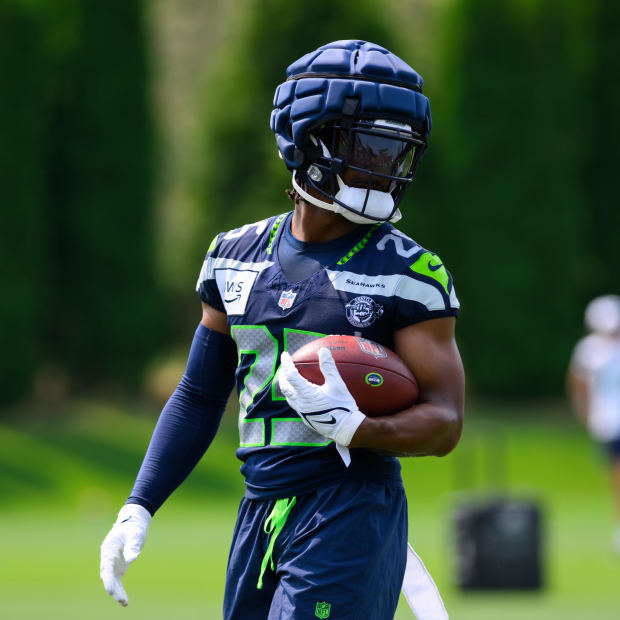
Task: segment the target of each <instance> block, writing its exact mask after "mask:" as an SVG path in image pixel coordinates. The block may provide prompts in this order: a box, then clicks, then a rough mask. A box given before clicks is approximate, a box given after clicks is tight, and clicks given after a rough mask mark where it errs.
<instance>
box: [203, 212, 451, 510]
mask: <svg viewBox="0 0 620 620" xmlns="http://www.w3.org/2000/svg"><path fill="white" fill-rule="evenodd" d="M290 216H291V214H290V213H289V214H282V215H279V216H276V217H272V218H269V219H266V220H262V221H260V222H256V223H254V224H247V225H245V226H243V227H241V228H239V229H236V230H232V231H230V232H227V233H221V234H219V235H218V236H217V237H216V238H215V239H214V240H213V242H212V243H211V246H210V247H209V251H208V252H207V256H206V258H205V261H204V264H203V267H202V270H201V272H200V277H199V278H198V283H197V291H198V292H199V294H200V297H201V299H202V300H203V301H204V302H206V303H207V304H209V305H210V306H213V307H214V308H216V309H218V310H221V311H223V312H226V315H227V317H228V324H229V325H230V333H231V336H232V338H233V339H234V341H235V343H236V345H237V350H238V356H239V363H238V366H237V370H236V375H235V378H236V386H237V392H238V394H239V407H240V409H239V437H240V447H239V449H238V451H237V456H238V458H239V459H240V460H241V461H243V466H242V467H241V471H242V473H243V475H244V476H245V482H246V496H247V497H250V498H273V497H291V496H293V495H299V494H302V493H306V492H310V491H312V490H314V489H316V488H319V487H321V486H324V485H325V484H328V483H330V482H332V481H339V480H342V479H343V478H346V477H352V478H362V479H366V480H375V481H380V482H382V483H384V484H393V485H395V486H399V485H401V484H402V483H401V479H400V463H399V462H398V459H396V458H394V457H389V456H384V455H380V454H377V453H375V452H372V451H369V450H363V449H354V450H352V451H351V457H352V463H351V466H350V467H349V468H346V467H345V466H344V464H343V462H342V460H341V458H340V456H339V455H338V453H337V451H336V449H335V445H334V443H333V442H332V441H330V440H327V439H326V438H325V437H323V436H322V435H319V434H318V433H316V432H314V431H313V430H311V429H309V428H308V427H306V426H305V424H304V423H303V422H302V420H301V418H300V417H299V416H298V415H297V413H296V412H295V411H294V410H293V409H291V408H290V407H289V406H288V404H287V402H286V399H285V398H284V396H283V395H282V393H281V392H280V390H279V387H278V382H277V373H278V366H279V363H280V355H281V353H282V352H283V351H288V352H289V353H291V354H293V353H295V351H296V350H297V349H299V348H300V347H302V346H304V345H305V344H307V343H308V342H311V341H312V340H314V339H316V338H320V337H322V336H324V335H328V334H348V335H354V336H359V337H361V338H366V339H369V340H374V341H375V342H378V343H380V344H382V345H384V346H387V347H390V348H392V346H393V334H394V331H396V330H398V329H400V328H402V327H405V326H407V325H411V324H413V323H417V322H420V321H425V320H428V319H432V318H437V317H446V316H457V314H458V308H459V302H458V300H457V297H456V294H455V292H454V287H453V284H452V278H451V276H450V274H449V272H448V271H447V269H446V268H445V266H444V265H443V264H442V262H441V260H440V259H439V257H438V256H437V255H436V254H433V253H432V252H429V251H427V250H425V249H424V248H422V247H421V246H419V245H418V244H417V243H416V242H415V241H413V240H412V239H410V238H409V237H407V236H406V235H404V234H403V233H401V232H400V231H398V230H396V229H395V228H394V227H393V226H392V225H391V224H389V223H387V222H385V223H380V224H376V225H374V226H372V227H360V237H359V238H358V239H357V241H356V242H355V241H353V242H352V245H351V248H350V249H349V250H348V251H346V252H344V253H343V255H342V256H341V257H340V258H339V259H338V260H336V261H334V263H333V264H332V265H331V266H327V267H324V268H322V269H320V270H319V271H317V272H316V273H314V274H312V275H310V276H309V277H307V278H306V279H304V280H301V281H300V282H289V281H288V280H287V279H286V276H285V275H284V272H283V270H282V268H281V266H280V264H279V261H278V252H277V247H278V243H279V240H280V236H281V235H282V231H283V230H284V227H285V225H286V222H287V219H289V218H290Z"/></svg>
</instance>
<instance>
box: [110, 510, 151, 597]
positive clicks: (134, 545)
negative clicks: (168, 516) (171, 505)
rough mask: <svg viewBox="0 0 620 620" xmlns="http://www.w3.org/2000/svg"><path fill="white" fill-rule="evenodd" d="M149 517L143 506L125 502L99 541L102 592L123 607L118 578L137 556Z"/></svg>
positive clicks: (120, 583)
mask: <svg viewBox="0 0 620 620" xmlns="http://www.w3.org/2000/svg"><path fill="white" fill-rule="evenodd" d="M151 519H152V517H151V514H150V513H149V511H148V510H147V509H146V508H143V507H142V506H140V505H139V504H125V505H124V506H123V507H122V508H121V510H120V512H119V513H118V518H117V519H116V523H115V524H114V525H113V526H112V529H111V530H110V532H109V533H108V535H107V536H106V537H105V539H104V541H103V543H102V544H101V564H100V567H99V574H100V575H101V580H102V581H103V585H104V587H105V589H106V592H107V593H108V594H109V595H110V596H112V597H113V598H114V599H115V600H116V601H118V602H119V603H120V604H121V605H122V606H123V607H126V606H127V602H128V598H127V593H126V592H125V588H123V584H122V582H121V579H122V577H123V575H124V574H125V573H126V572H127V568H128V567H129V565H130V564H131V563H132V562H133V561H134V560H135V559H136V558H137V557H138V555H140V551H141V550H142V546H143V545H144V539H145V538H146V533H147V531H148V529H149V525H150V523H151Z"/></svg>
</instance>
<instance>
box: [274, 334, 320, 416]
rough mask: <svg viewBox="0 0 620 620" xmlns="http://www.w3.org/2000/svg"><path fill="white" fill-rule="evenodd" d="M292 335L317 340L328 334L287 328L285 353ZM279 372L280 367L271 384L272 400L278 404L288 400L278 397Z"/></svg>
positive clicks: (283, 338) (284, 336) (283, 337)
mask: <svg viewBox="0 0 620 620" xmlns="http://www.w3.org/2000/svg"><path fill="white" fill-rule="evenodd" d="M290 333H295V334H307V335H308V336H316V337H317V338H324V337H325V336H326V335H327V334H320V333H319V332H309V331H306V330H305V329H289V328H288V327H285V328H284V331H283V333H282V340H283V341H284V351H288V335H289V334H290ZM279 371H280V366H278V368H277V370H276V371H275V373H274V377H273V381H272V382H271V400H273V401H276V402H277V401H283V400H286V398H285V397H284V396H276V385H277V378H278V372H279ZM282 419H284V418H282ZM291 419H292V418H291Z"/></svg>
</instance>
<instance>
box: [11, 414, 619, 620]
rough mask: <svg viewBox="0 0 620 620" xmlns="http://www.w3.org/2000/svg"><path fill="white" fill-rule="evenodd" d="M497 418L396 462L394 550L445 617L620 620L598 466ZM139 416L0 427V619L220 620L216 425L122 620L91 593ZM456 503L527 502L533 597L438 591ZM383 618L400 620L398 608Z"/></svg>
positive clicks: (221, 511) (228, 490)
mask: <svg viewBox="0 0 620 620" xmlns="http://www.w3.org/2000/svg"><path fill="white" fill-rule="evenodd" d="M511 409H512V410H511V411H509V412H506V411H503V410H502V408H500V407H497V408H493V407H489V406H487V407H485V408H478V409H477V410H476V412H475V415H472V414H471V413H470V415H469V419H468V421H467V424H466V429H465V434H464V437H463V440H462V442H461V445H460V446H459V448H457V451H456V452H455V453H453V454H452V455H450V456H449V457H446V458H444V459H434V458H427V459H403V461H402V462H403V472H404V478H405V486H406V488H407V492H408V497H409V507H410V531H409V535H410V540H411V542H412V544H413V545H414V547H415V548H416V550H417V551H418V553H419V554H420V555H421V557H422V558H423V559H424V561H425V562H426V564H427V567H428V568H429V570H430V571H431V573H432V574H433V576H434V578H435V580H436V582H437V584H438V585H439V587H440V590H441V591H442V593H443V595H444V598H445V601H446V606H447V608H448V611H449V613H450V617H451V618H453V619H457V620H459V619H463V620H474V619H475V620H497V619H498V618H499V619H501V620H517V619H519V620H522V619H524V618H527V619H528V620H538V619H540V620H560V619H562V620H568V619H577V618H580V619H581V618H587V619H590V618H592V619H597V620H611V619H613V618H618V617H620V558H616V557H614V556H613V555H612V553H611V551H610V545H609V542H610V533H611V527H612V510H611V501H610V498H609V497H608V494H607V481H606V479H605V475H604V474H605V471H604V467H603V463H602V461H601V460H600V459H599V458H598V455H597V453H596V450H595V448H594V446H592V444H591V442H590V441H589V440H588V439H587V437H586V435H585V433H584V432H583V430H582V429H581V428H579V427H578V426H577V425H576V424H575V423H574V422H573V421H572V419H571V418H570V415H569V414H568V413H567V412H563V411H561V410H558V409H557V408H556V409H555V411H552V412H551V413H550V414H549V415H543V413H545V412H544V411H543V408H542V407H538V408H519V407H516V406H515V407H512V408H511ZM155 415H156V414H155V412H153V411H146V412H145V411H140V412H135V411H132V412H131V413H127V412H126V411H123V410H122V409H121V408H120V407H117V408H114V407H110V406H103V405H95V404H92V403H77V404H72V405H71V406H68V407H67V410H66V412H65V413H64V414H63V415H61V416H55V417H53V418H50V417H48V418H42V417H41V416H39V417H37V418H36V419H29V420H27V421H25V420H23V419H21V420H20V419H18V418H15V417H13V418H11V421H5V422H3V423H1V424H0V445H1V446H2V450H1V452H0V502H2V510H1V512H0V549H1V550H2V562H1V563H0V618H24V619H26V620H38V619H41V620H43V619H46V620H55V619H80V620H82V619H88V620H96V619H99V618H106V619H107V618H125V619H128V620H129V619H138V618H139V619H146V618H148V619H150V620H153V619H160V618H162V619H163V618H183V619H184V620H192V619H194V618H195V619H198V618H208V619H211V618H213V619H216V618H219V617H221V612H220V606H221V599H222V592H223V584H224V571H225V565H226V558H227V553H228V546H229V543H230V539H231V536H232V528H233V524H234V519H235V515H236V506H237V503H238V500H239V497H240V496H241V493H242V486H243V485H242V480H241V476H240V474H239V472H238V468H239V463H238V462H237V461H236V459H235V457H234V448H235V442H236V438H235V435H234V415H229V414H227V419H226V420H225V424H224V427H223V429H222V431H221V432H220V434H219V436H218V437H217V439H216V441H215V442H214V444H213V446H212V448H211V449H210V450H209V452H208V454H207V456H206V457H205V458H204V459H203V461H202V463H201V464H200V466H199V467H198V468H197V469H196V471H195V472H194V473H193V474H192V476H191V477H190V478H189V479H188V481H187V482H186V484H185V485H184V486H183V487H182V488H181V489H179V491H177V493H176V494H175V495H174V496H173V498H172V499H171V500H170V501H169V502H168V503H167V505H165V506H164V507H163V508H162V509H161V510H160V512H159V513H158V515H157V516H156V518H155V519H154V521H153V525H152V527H151V531H150V534H149V538H148V541H147V545H146V547H145V550H144V552H143V554H142V556H141V557H140V558H139V560H138V561H137V562H136V564H134V565H133V566H132V567H131V568H130V570H129V573H128V574H127V576H126V578H125V585H126V588H127V591H128V593H129V597H130V604H129V607H127V608H125V609H123V608H121V607H119V606H118V605H117V604H116V603H115V602H114V601H113V600H112V599H111V598H109V597H108V596H107V595H106V594H105V592H104V590H103V587H102V585H101V583H100V581H99V575H98V562H99V558H98V548H99V545H100V543H101V540H102V539H103V537H104V536H105V534H106V532H107V530H108V529H109V527H110V525H111V523H112V521H113V520H114V517H115V513H116V511H117V510H118V508H119V507H120V505H121V504H122V503H123V501H124V499H125V497H126V495H127V493H128V491H129V489H130V487H131V483H132V481H133V478H134V476H135V473H136V471H137V468H138V466H139V463H140V460H141V456H142V454H143V452H144V449H145V447H146V444H147V442H148V437H149V435H150V432H151V429H152V426H153V423H154V418H155ZM502 446H503V447H504V448H505V449H502ZM502 453H503V454H504V456H503V457H501V456H500V455H501V454H502ZM472 483H475V484H474V486H475V488H474V489H472V488H471V487H472ZM465 492H469V493H472V492H473V493H474V494H477V495H481V496H482V495H485V494H487V493H490V492H507V493H508V494H509V495H511V496H515V497H526V498H534V499H537V500H539V501H540V502H541V504H542V506H543V508H544V513H545V525H546V534H547V536H546V549H545V551H546V569H547V570H546V574H547V588H546V589H545V591H544V592H542V593H539V594H520V595H514V594H513V595H507V594H501V593H500V594H493V595H479V594H476V595H472V594H462V593H459V592H458V590H457V589H456V588H455V587H454V585H453V572H452V568H453V567H452V555H453V554H452V548H451V544H450V539H451V530H450V512H451V510H452V507H453V506H454V504H455V502H456V501H457V498H458V497H459V496H461V495H462V494H463V493H465ZM396 617H397V618H398V619H405V618H411V617H412V615H411V613H410V612H409V610H408V608H407V606H406V604H405V603H404V601H401V605H400V606H399V610H398V613H397V616H396Z"/></svg>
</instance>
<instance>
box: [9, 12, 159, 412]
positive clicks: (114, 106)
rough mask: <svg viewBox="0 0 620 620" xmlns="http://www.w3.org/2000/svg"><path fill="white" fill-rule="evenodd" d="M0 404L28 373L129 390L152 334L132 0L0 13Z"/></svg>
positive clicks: (153, 300) (149, 155) (149, 180)
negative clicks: (45, 371) (43, 370)
mask: <svg viewBox="0 0 620 620" xmlns="http://www.w3.org/2000/svg"><path fill="white" fill-rule="evenodd" d="M0 68H1V69H0V70H1V71H2V72H3V80H2V84H3V97H2V98H0V141H1V142H0V145H1V147H2V148H0V152H1V155H0V157H2V166H0V168H1V169H2V172H0V174H2V176H3V177H4V179H3V180H4V182H3V183H2V187H3V194H4V195H3V203H4V204H3V209H2V217H3V222H2V226H1V227H0V228H1V233H0V234H1V235H2V242H1V244H0V247H1V250H0V251H1V252H2V259H3V260H2V262H3V266H4V270H5V271H6V272H7V277H6V278H5V279H3V304H2V309H1V311H0V323H1V324H2V328H1V329H2V342H3V345H4V353H5V354H4V355H3V356H2V362H1V363H0V364H1V367H0V369H1V372H0V376H1V377H2V378H1V379H0V381H1V382H2V383H1V385H2V389H1V399H2V400H4V401H6V400H10V399H14V398H17V397H19V396H23V395H24V394H25V393H26V391H27V389H28V388H29V386H30V383H31V381H32V377H33V374H34V373H35V371H36V369H37V368H39V367H41V366H43V367H44V366H48V367H50V366H51V367H53V368H55V369H56V372H57V373H60V374H66V375H67V376H70V377H71V381H72V382H73V386H74V387H75V388H77V389H82V388H84V387H88V386H92V385H94V384H101V383H107V382H109V381H110V380H111V381H113V382H115V383H118V384H121V385H122V384H124V385H135V384H136V382H137V381H138V380H139V378H140V374H141V370H142V366H143V364H144V363H145V361H146V360H147V359H148V358H149V357H150V356H151V355H152V352H153V349H154V338H153V334H154V333H156V332H157V328H158V326H159V325H160V307H161V306H160V304H159V303H158V302H159V297H160V295H159V292H158V290H157V286H156V282H155V278H154V274H153V247H152V245H153V235H152V233H151V225H152V223H151V222H152V187H153V149H154V135H153V134H154V132H153V123H152V120H151V113H150V105H151V104H150V101H149V92H148V85H149V67H148V65H147V41H146V35H145V32H144V23H143V7H142V3H141V2H140V1H139V0H114V1H111V2H105V3H100V2H89V1H88V0H73V1H71V2H65V3H55V2H53V1H52V0H39V1H37V2H35V1H26V0H23V1H19V0H10V1H9V2H5V3H3V4H2V8H1V9H0Z"/></svg>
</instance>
